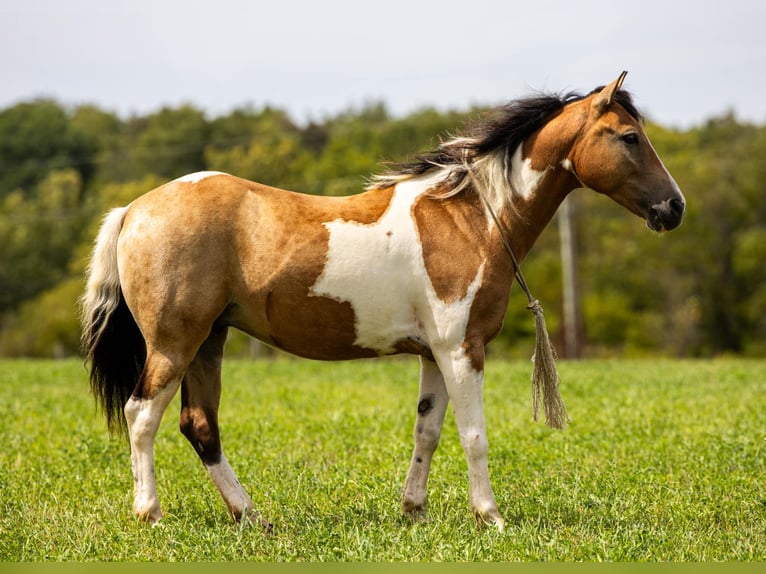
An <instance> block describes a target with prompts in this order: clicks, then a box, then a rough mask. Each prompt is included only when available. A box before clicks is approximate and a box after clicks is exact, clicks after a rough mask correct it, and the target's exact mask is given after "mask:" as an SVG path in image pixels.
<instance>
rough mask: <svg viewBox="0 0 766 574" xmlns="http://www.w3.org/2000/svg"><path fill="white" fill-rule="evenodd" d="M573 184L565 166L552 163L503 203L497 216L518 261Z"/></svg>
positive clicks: (572, 187)
mask: <svg viewBox="0 0 766 574" xmlns="http://www.w3.org/2000/svg"><path fill="white" fill-rule="evenodd" d="M575 187H577V185H576V180H575V181H574V182H573V176H572V174H571V173H570V172H568V171H567V170H566V169H565V166H564V165H563V164H561V165H557V164H554V165H549V166H548V167H547V168H545V169H544V170H543V172H542V174H541V176H540V177H539V179H537V181H536V182H535V185H534V187H532V188H529V189H524V190H521V189H517V190H516V191H517V193H516V197H515V198H514V200H513V205H508V206H506V207H505V209H504V210H503V212H502V214H501V216H500V219H501V223H502V225H503V227H504V228H505V229H507V230H508V233H509V235H510V236H509V237H508V240H509V241H510V243H511V245H512V246H513V250H514V253H515V255H516V258H517V259H518V260H519V261H522V260H523V259H524V258H525V257H526V255H527V253H528V252H529V250H530V249H531V248H532V246H533V245H534V243H535V241H537V238H538V237H539V236H540V234H541V233H542V231H543V229H545V227H546V226H547V225H548V224H549V223H550V222H551V220H552V219H553V216H554V215H555V214H556V210H557V209H558V208H559V206H560V205H561V202H562V201H564V199H565V198H566V196H567V194H568V193H569V192H570V191H572V189H574V188H575Z"/></svg>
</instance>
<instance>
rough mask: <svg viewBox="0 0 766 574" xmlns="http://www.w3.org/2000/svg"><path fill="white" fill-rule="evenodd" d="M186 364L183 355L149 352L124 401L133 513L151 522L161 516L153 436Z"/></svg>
mask: <svg viewBox="0 0 766 574" xmlns="http://www.w3.org/2000/svg"><path fill="white" fill-rule="evenodd" d="M185 366H186V362H185V361H184V360H183V359H182V358H181V357H175V358H173V357H172V356H171V355H169V354H164V353H159V352H156V351H152V350H150V351H148V353H147V358H146V363H145V365H144V369H143V371H142V373H141V377H140V379H139V381H138V385H137V386H136V390H135V391H134V392H133V396H131V397H130V399H128V402H127V403H126V404H125V409H124V412H125V419H126V420H127V423H128V435H129V437H130V459H131V464H132V467H133V512H135V514H136V515H137V516H138V517H140V518H143V519H145V520H147V521H149V522H151V523H152V524H156V523H157V522H158V521H159V520H160V519H161V518H162V512H161V511H160V503H159V498H158V497H157V483H156V481H155V477H154V437H155V436H156V434H157V429H158V428H159V426H160V421H161V420H162V415H163V413H164V412H165V409H166V408H167V406H168V403H170V400H171V399H172V398H173V395H175V393H176V391H177V390H178V385H179V384H180V382H181V377H182V375H183V370H184V368H185Z"/></svg>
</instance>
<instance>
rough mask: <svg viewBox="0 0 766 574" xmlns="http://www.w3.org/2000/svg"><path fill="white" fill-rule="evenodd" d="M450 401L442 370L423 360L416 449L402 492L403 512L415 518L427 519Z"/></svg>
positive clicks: (416, 426) (431, 362) (421, 363)
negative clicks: (430, 481) (431, 479)
mask: <svg viewBox="0 0 766 574" xmlns="http://www.w3.org/2000/svg"><path fill="white" fill-rule="evenodd" d="M448 402H449V398H448V396H447V388H446V387H445V385H444V378H443V377H442V374H441V371H440V370H439V367H437V366H436V363H434V362H433V361H430V360H428V359H425V358H422V357H421V359H420V391H419V393H418V414H417V420H416V421H415V449H414V450H413V452H412V461H411V462H410V469H409V471H408V472H407V480H406V481H405V483H404V491H403V492H402V510H403V511H404V513H405V514H408V515H410V516H412V517H413V518H416V519H417V518H423V517H424V516H425V509H426V499H427V483H428V473H429V470H430V468H431V459H432V458H433V455H434V452H435V451H436V447H437V446H439V438H440V437H441V431H442V425H443V423H444V413H445V411H446V409H447V403H448Z"/></svg>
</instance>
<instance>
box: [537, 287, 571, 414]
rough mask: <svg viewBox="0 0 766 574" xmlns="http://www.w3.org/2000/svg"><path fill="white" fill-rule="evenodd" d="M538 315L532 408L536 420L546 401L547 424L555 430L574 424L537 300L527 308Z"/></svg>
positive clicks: (543, 316)
mask: <svg viewBox="0 0 766 574" xmlns="http://www.w3.org/2000/svg"><path fill="white" fill-rule="evenodd" d="M527 309H529V310H530V311H532V313H533V314H534V316H535V354H534V355H533V356H532V361H533V363H534V368H533V369H532V406H533V409H534V420H535V421H537V419H538V416H539V414H540V402H541V400H542V403H543V409H544V411H545V424H547V425H548V426H549V427H551V428H557V429H562V428H564V427H566V425H567V423H569V422H571V421H570V419H569V416H568V415H567V410H566V407H565V406H564V401H563V400H562V399H561V395H560V394H559V374H558V371H557V370H556V354H555V352H554V349H553V345H551V340H550V337H549V336H548V327H547V326H546V325H545V315H544V314H543V308H542V307H541V306H540V302H539V301H537V300H536V299H535V300H534V301H532V302H531V303H530V304H529V305H527Z"/></svg>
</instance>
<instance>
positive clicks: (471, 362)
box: [436, 347, 504, 530]
mask: <svg viewBox="0 0 766 574" xmlns="http://www.w3.org/2000/svg"><path fill="white" fill-rule="evenodd" d="M436 359H437V362H438V364H439V367H440V368H441V372H442V375H443V376H444V382H445V384H446V387H447V392H448V393H449V398H450V400H451V401H452V406H453V409H454V411H455V422H456V423H457V427H458V432H459V434H460V443H461V445H462V446H463V451H464V452H465V456H466V459H467V460H468V478H469V483H468V485H469V490H468V499H469V502H470V505H471V510H472V511H473V513H474V515H476V517H478V518H479V519H480V520H482V521H483V522H485V523H487V524H494V525H495V526H496V527H497V528H498V529H499V530H502V529H503V524H504V521H503V517H502V516H501V515H500V512H499V511H498V509H497V502H496V501H495V495H494V494H493V492H492V487H491V486H490V483H489V467H488V462H487V459H488V452H489V442H488V440H487V429H486V425H485V423H484V405H483V386H484V349H483V347H482V348H481V349H476V350H473V353H472V349H469V348H467V347H461V348H459V349H457V350H454V351H452V352H449V353H444V354H441V355H437V356H436Z"/></svg>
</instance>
